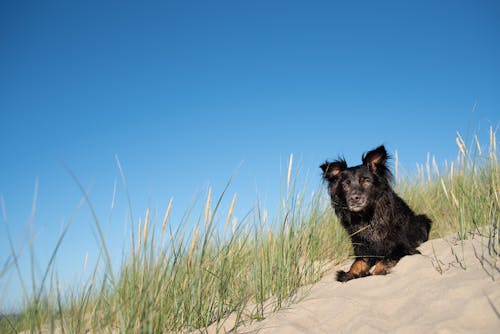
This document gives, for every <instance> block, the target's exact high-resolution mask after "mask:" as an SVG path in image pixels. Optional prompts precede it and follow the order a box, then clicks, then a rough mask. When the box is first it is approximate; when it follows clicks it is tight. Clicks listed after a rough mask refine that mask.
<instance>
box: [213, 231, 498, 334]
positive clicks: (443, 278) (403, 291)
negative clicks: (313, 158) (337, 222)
mask: <svg viewBox="0 0 500 334" xmlns="http://www.w3.org/2000/svg"><path fill="white" fill-rule="evenodd" d="M450 240H451V239H447V240H443V239H436V240H431V241H428V242H426V243H425V244H423V245H422V246H421V247H420V248H419V249H420V251H421V252H422V255H414V256H407V257H405V258H403V259H402V260H401V261H400V262H399V263H398V265H397V266H396V267H395V268H394V269H393V271H392V272H391V273H390V274H389V275H387V276H371V277H366V278H361V279H355V280H352V281H349V282H347V283H339V282H336V281H335V270H338V269H344V270H347V269H349V266H350V264H351V262H352V261H349V262H346V263H345V264H343V265H342V266H339V267H337V268H335V269H334V270H332V271H331V272H329V273H328V274H327V275H325V276H324V277H323V279H321V281H320V282H318V283H317V284H315V285H313V286H312V287H311V288H310V289H309V290H308V292H307V293H305V294H304V296H305V297H304V298H303V299H302V300H301V301H299V302H297V303H296V304H293V305H291V306H290V307H289V308H287V309H283V310H281V311H279V312H277V313H274V314H270V315H269V316H268V317H267V318H266V319H265V320H263V321H260V322H255V323H253V324H251V325H249V326H246V327H245V326H244V327H239V328H238V329H237V333H500V314H499V313H500V272H499V270H500V269H499V268H500V258H498V257H496V258H495V257H492V256H490V255H487V252H488V248H487V245H486V244H485V243H486V242H487V239H481V238H478V237H475V239H474V240H469V241H466V242H465V243H464V247H462V246H461V243H460V242H456V241H455V242H453V241H450ZM483 252H484V253H485V254H484V257H483V256H482V254H483ZM495 260H496V263H495ZM463 267H465V268H466V269H465V270H464V269H463ZM440 272H441V273H440ZM230 322H231V321H228V322H227V323H226V324H225V326H223V328H225V329H226V330H227V329H230V328H231V324H230Z"/></svg>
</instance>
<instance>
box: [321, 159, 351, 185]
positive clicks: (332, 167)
mask: <svg viewBox="0 0 500 334" xmlns="http://www.w3.org/2000/svg"><path fill="white" fill-rule="evenodd" d="M319 167H320V168H321V170H322V171H323V179H325V180H328V181H332V180H334V179H335V178H336V177H337V176H338V175H339V174H340V172H342V171H343V170H344V169H346V168H347V163H346V162H345V160H344V159H339V160H336V161H333V162H328V161H325V163H324V164H322V165H321V166H319Z"/></svg>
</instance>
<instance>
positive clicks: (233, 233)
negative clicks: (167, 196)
mask: <svg viewBox="0 0 500 334" xmlns="http://www.w3.org/2000/svg"><path fill="white" fill-rule="evenodd" d="M456 142H457V145H458V151H459V154H458V158H457V160H455V161H453V162H448V163H446V164H443V166H441V167H439V166H438V164H437V163H435V161H434V160H433V159H428V161H427V163H426V164H424V165H422V166H419V168H418V170H419V172H418V173H417V175H411V176H401V175H399V174H400V173H399V171H398V170H396V171H395V174H396V183H395V189H396V191H397V192H398V193H399V194H400V195H401V197H403V198H404V199H405V200H406V201H407V202H408V203H409V204H410V206H411V207H412V208H414V210H415V211H416V212H422V213H426V214H427V215H428V216H429V217H431V219H432V220H433V222H434V224H433V228H432V232H431V238H437V237H443V236H448V235H450V234H456V235H458V236H459V237H460V238H462V239H466V238H468V237H470V235H471V234H478V233H479V234H483V235H486V236H487V237H488V240H489V243H488V244H487V245H485V250H484V251H485V252H486V253H488V254H490V256H491V258H492V259H493V261H494V263H495V264H498V260H499V251H500V244H499V223H500V222H499V216H500V212H499V211H500V208H499V204H498V203H499V195H500V166H499V163H498V157H497V147H496V144H497V141H496V131H495V130H494V129H490V131H489V143H488V144H487V145H485V146H482V145H481V144H480V143H479V140H478V138H477V137H476V136H472V137H471V138H470V140H468V141H467V140H464V139H462V137H461V136H460V135H458V136H457V139H456ZM395 168H396V169H397V168H398V166H397V155H396V156H395ZM294 174H295V172H294V169H293V168H292V159H291V158H290V163H289V168H288V170H287V173H286V175H283V180H282V189H281V194H282V195H281V201H280V204H279V206H278V207H276V208H274V209H273V210H269V211H266V210H265V209H264V208H262V207H261V206H260V205H256V206H255V207H254V208H253V209H252V210H250V211H249V212H250V213H249V214H248V215H247V216H246V217H245V218H244V219H241V220H239V221H236V220H234V219H233V210H234V206H235V203H236V202H237V197H236V196H234V197H232V196H230V195H228V194H227V191H226V190H227V187H226V190H224V191H223V192H222V193H221V194H219V195H217V196H216V195H214V194H213V193H212V191H211V190H208V192H207V195H206V200H204V205H203V208H202V209H201V212H190V214H187V215H185V218H184V219H185V221H181V222H172V221H170V217H169V216H170V211H171V208H172V202H170V203H169V204H168V206H167V208H166V212H165V215H164V217H163V219H161V220H158V221H156V220H155V219H152V218H150V215H149V213H148V212H147V213H146V214H145V216H144V217H143V218H142V219H141V221H140V222H138V224H137V227H136V229H135V231H134V232H133V235H132V236H131V238H132V240H133V243H132V247H131V249H130V250H127V251H124V254H126V255H125V256H124V259H123V261H122V263H123V265H122V267H121V268H119V269H118V270H117V269H116V268H114V269H113V268H111V262H110V260H109V255H108V251H107V249H106V240H105V237H104V234H103V233H101V230H100V227H99V220H98V218H97V217H95V223H96V226H97V230H98V232H99V237H100V238H101V243H102V249H101V253H100V261H99V264H98V265H97V266H96V268H94V271H93V274H92V275H91V278H90V279H89V280H88V282H86V284H84V286H78V287H75V288H74V289H72V290H69V291H60V289H59V284H58V279H57V274H54V272H56V268H54V263H55V262H53V261H51V262H50V263H49V265H48V267H47V268H45V275H44V276H43V280H41V281H36V282H30V283H31V285H32V286H33V287H34V289H33V291H35V292H34V293H31V294H30V295H29V296H26V300H27V302H25V305H24V306H23V308H22V311H21V312H19V313H18V314H16V315H1V316H0V332H1V333H18V332H23V331H25V332H33V333H52V332H56V333H139V332H140V333H166V332H191V331H202V332H203V331H204V328H206V327H208V326H212V328H215V329H217V328H218V326H220V325H221V324H222V323H223V322H224V319H226V318H227V317H228V316H229V315H231V316H233V317H235V319H236V324H238V323H241V322H248V321H253V320H259V319H262V318H264V317H265V315H266V313H267V312H272V311H274V310H277V309H280V308H282V307H284V306H286V305H288V303H292V302H294V296H295V293H296V291H297V290H298V289H299V288H300V287H302V286H305V285H308V284H311V283H314V282H316V281H317V280H319V278H320V277H321V276H322V274H324V271H325V268H326V267H328V265H330V266H331V265H332V264H336V263H339V262H341V261H345V260H346V259H348V258H349V256H350V254H351V249H350V243H349V237H348V235H346V234H345V232H344V230H343V229H342V227H341V226H340V224H338V222H337V220H336V217H335V215H334V214H333V212H332V210H331V208H330V203H329V199H328V197H327V195H326V193H325V191H324V189H317V191H315V192H314V193H313V195H311V191H310V189H308V187H307V185H303V184H298V181H297V180H298V179H299V178H298V177H297V176H296V175H294ZM229 184H230V183H228V186H229ZM82 191H83V192H84V190H83V189H82ZM222 204H225V205H222ZM223 206H224V207H228V208H229V209H228V210H227V211H224V212H222V210H221V207H223ZM268 212H269V213H268ZM183 226H189V227H190V228H189V229H187V228H183ZM193 226H194V227H193ZM64 235H65V231H63V234H62V235H61V237H60V239H59V242H58V244H57V245H54V250H53V254H52V255H53V257H54V258H55V256H56V255H57V251H58V248H59V244H60V243H62V242H64ZM12 249H13V248H12ZM13 258H14V259H15V258H16V256H15V254H14V256H13ZM18 265H19V264H18V263H17V261H14V263H13V265H12V266H11V267H10V268H9V270H14V271H15V270H16V266H18ZM497 268H498V267H497ZM19 272H20V271H19ZM5 275H6V271H0V279H2V276H5ZM20 279H21V278H20ZM22 279H23V280H25V281H29V278H27V277H23V278H22Z"/></svg>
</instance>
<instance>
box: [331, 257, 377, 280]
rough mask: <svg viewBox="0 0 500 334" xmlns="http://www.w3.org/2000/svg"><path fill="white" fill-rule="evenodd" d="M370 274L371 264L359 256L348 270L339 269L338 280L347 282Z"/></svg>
mask: <svg viewBox="0 0 500 334" xmlns="http://www.w3.org/2000/svg"><path fill="white" fill-rule="evenodd" d="M368 275H370V265H369V264H368V262H367V261H366V260H365V259H363V258H358V259H356V260H355V261H354V263H353V264H352V265H351V268H350V269H349V271H348V272H345V271H343V270H339V271H337V281H339V282H347V281H349V280H352V279H354V278H359V277H364V276H368Z"/></svg>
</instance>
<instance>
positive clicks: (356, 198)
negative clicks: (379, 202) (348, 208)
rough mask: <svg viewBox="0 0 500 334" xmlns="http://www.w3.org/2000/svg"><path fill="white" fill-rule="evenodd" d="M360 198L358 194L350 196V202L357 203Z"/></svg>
mask: <svg viewBox="0 0 500 334" xmlns="http://www.w3.org/2000/svg"><path fill="white" fill-rule="evenodd" d="M360 198H361V196H359V195H358V194H354V195H351V201H353V202H358V201H359V199H360Z"/></svg>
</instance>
